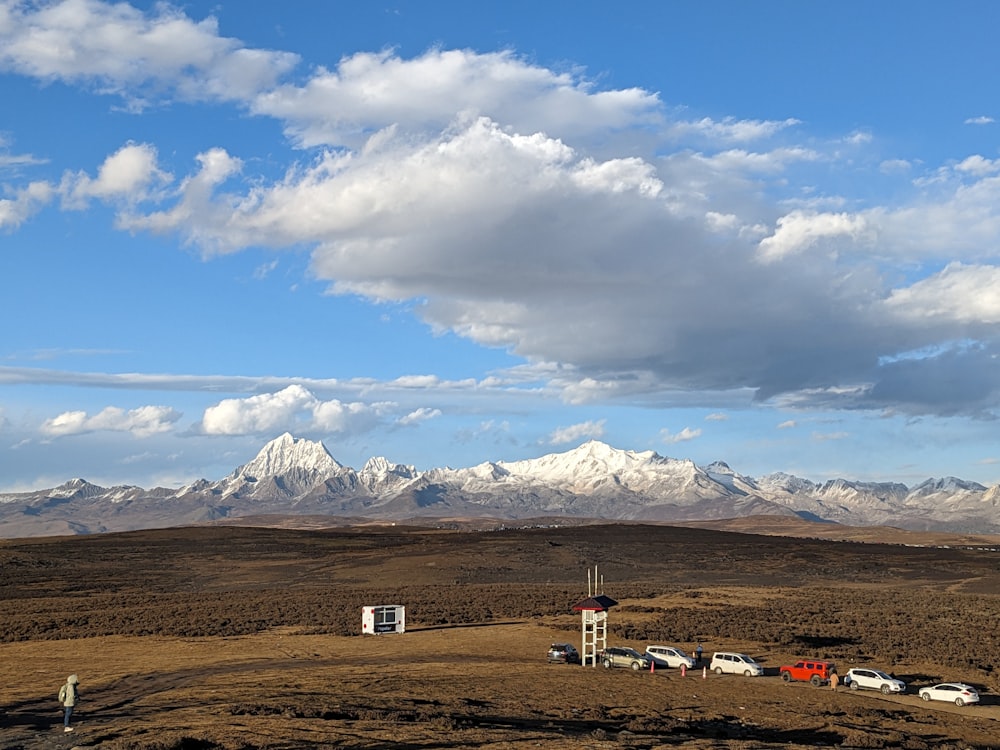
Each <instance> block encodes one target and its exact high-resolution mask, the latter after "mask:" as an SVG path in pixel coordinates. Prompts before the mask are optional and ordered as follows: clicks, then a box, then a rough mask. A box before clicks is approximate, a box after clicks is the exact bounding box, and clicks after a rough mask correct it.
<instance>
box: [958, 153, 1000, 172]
mask: <svg viewBox="0 0 1000 750" xmlns="http://www.w3.org/2000/svg"><path fill="white" fill-rule="evenodd" d="M955 169H956V170H957V171H959V172H965V173H967V174H972V175H975V176H976V177H984V176H986V175H990V174H996V173H997V172H1000V159H987V158H985V157H983V156H980V155H979V154H973V155H972V156H969V157H966V158H965V159H963V160H962V161H960V162H959V163H958V164H956V165H955Z"/></svg>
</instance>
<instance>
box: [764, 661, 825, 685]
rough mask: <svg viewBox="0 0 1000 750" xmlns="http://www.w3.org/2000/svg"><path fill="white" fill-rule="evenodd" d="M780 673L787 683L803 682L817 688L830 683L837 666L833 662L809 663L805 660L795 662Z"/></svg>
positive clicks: (780, 669) (782, 668)
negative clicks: (793, 681)
mask: <svg viewBox="0 0 1000 750" xmlns="http://www.w3.org/2000/svg"><path fill="white" fill-rule="evenodd" d="M778 671H779V672H780V674H781V679H783V680H784V681H785V682H791V681H792V680H802V681H803V682H811V683H812V684H813V685H815V686H816V687H819V686H820V685H826V684H828V683H829V682H830V678H831V676H832V675H834V674H836V672H837V665H836V664H834V663H833V662H832V661H809V660H807V659H803V660H801V661H797V662H795V664H793V665H792V666H790V667H781V668H779V670H778Z"/></svg>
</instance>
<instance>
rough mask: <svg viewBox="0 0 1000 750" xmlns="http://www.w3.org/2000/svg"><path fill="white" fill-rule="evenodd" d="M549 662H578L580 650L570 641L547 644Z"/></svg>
mask: <svg viewBox="0 0 1000 750" xmlns="http://www.w3.org/2000/svg"><path fill="white" fill-rule="evenodd" d="M549 663H558V664H579V663H580V652H579V651H577V650H576V647H575V646H573V645H572V644H571V643H553V644H552V645H551V646H549Z"/></svg>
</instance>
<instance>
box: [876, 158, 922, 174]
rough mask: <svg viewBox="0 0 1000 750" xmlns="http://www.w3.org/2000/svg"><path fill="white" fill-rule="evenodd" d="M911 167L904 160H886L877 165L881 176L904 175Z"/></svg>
mask: <svg viewBox="0 0 1000 750" xmlns="http://www.w3.org/2000/svg"><path fill="white" fill-rule="evenodd" d="M912 167H913V165H912V164H911V163H910V162H909V161H907V160H906V159H886V160H885V161H883V162H881V163H880V164H879V165H878V169H879V171H880V172H881V173H882V174H888V175H892V174H904V173H906V172H909V171H910V169H911V168H912Z"/></svg>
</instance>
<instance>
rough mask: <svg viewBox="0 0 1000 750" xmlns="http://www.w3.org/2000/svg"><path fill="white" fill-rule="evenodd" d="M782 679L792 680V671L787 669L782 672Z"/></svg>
mask: <svg viewBox="0 0 1000 750" xmlns="http://www.w3.org/2000/svg"><path fill="white" fill-rule="evenodd" d="M781 679H783V680H784V681H785V682H791V681H792V673H791V672H789V671H788V670H787V669H786V670H785V671H784V672H782V673H781Z"/></svg>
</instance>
